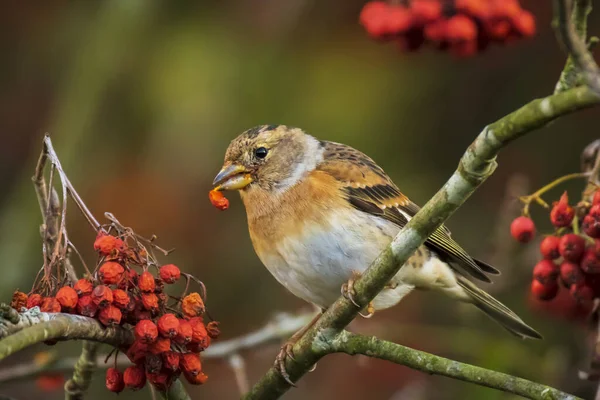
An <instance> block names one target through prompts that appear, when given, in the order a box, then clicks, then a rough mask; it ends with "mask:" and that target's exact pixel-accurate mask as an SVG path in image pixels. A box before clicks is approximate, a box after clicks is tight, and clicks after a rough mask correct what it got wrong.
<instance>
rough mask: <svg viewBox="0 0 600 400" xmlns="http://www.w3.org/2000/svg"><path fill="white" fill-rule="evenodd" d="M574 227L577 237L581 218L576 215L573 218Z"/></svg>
mask: <svg viewBox="0 0 600 400" xmlns="http://www.w3.org/2000/svg"><path fill="white" fill-rule="evenodd" d="M572 226H573V233H574V234H576V235H579V217H578V216H577V215H575V216H574V217H573V222H572Z"/></svg>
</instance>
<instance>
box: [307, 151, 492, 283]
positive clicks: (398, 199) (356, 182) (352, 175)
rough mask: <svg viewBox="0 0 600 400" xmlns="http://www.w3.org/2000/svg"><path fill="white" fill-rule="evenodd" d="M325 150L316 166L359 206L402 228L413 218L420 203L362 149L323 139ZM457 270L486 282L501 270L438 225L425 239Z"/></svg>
mask: <svg viewBox="0 0 600 400" xmlns="http://www.w3.org/2000/svg"><path fill="white" fill-rule="evenodd" d="M322 143H323V146H324V149H325V153H324V157H323V162H321V164H319V165H318V166H317V169H318V170H320V171H323V172H325V173H327V174H329V175H331V176H332V177H333V178H335V179H336V180H337V181H339V182H340V183H341V185H342V191H343V193H344V197H345V199H346V200H347V201H348V202H349V203H350V204H351V205H352V206H353V207H354V208H356V209H357V210H360V211H362V212H366V213H368V214H371V215H375V216H378V217H381V218H383V219H386V220H388V221H391V222H393V223H394V224H396V225H398V226H399V227H400V228H402V227H404V226H405V225H406V223H407V222H408V220H409V219H410V218H412V217H413V216H414V215H415V214H416V213H417V211H419V209H420V208H419V206H417V205H416V204H415V203H413V202H412V201H410V200H409V199H408V197H406V196H405V195H403V194H402V193H401V192H400V190H399V189H398V188H397V187H396V185H394V182H392V180H391V179H390V178H389V177H388V176H387V174H386V173H385V172H384V171H383V169H382V168H381V167H380V166H378V165H377V164H376V163H375V162H374V161H373V160H371V159H370V158H369V157H368V156H366V155H365V154H363V153H361V152H360V151H358V150H356V149H353V148H352V147H350V146H346V145H343V144H339V143H333V142H322ZM425 245H426V246H427V247H429V248H430V249H432V250H434V251H435V252H436V253H437V254H438V255H439V256H440V257H441V258H442V259H444V260H445V261H447V262H448V263H449V264H450V265H451V266H452V267H454V269H455V270H458V271H460V272H462V273H463V274H465V273H466V274H468V275H471V276H472V277H475V278H477V279H479V280H482V281H484V282H491V280H490V278H489V277H488V276H487V275H486V274H485V273H486V272H487V273H491V274H498V273H499V272H498V270H496V269H495V268H494V267H492V266H490V265H488V264H485V263H483V262H481V261H478V260H475V259H473V258H472V257H471V256H469V254H468V253H467V252H466V251H465V250H464V249H463V248H462V247H460V245H459V244H458V243H456V242H455V241H454V240H453V239H452V238H451V237H450V231H449V230H448V228H446V227H445V226H443V225H442V226H441V227H439V228H438V229H437V230H436V231H435V232H434V233H433V234H432V235H431V236H430V237H429V238H428V239H427V241H426V242H425Z"/></svg>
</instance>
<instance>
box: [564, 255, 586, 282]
mask: <svg viewBox="0 0 600 400" xmlns="http://www.w3.org/2000/svg"><path fill="white" fill-rule="evenodd" d="M560 279H561V280H562V282H563V283H564V284H565V286H567V287H571V285H574V284H576V285H579V284H581V283H583V282H584V281H585V275H584V274H583V271H582V270H581V268H580V267H579V265H578V264H575V263H572V262H569V261H565V262H563V263H562V264H560Z"/></svg>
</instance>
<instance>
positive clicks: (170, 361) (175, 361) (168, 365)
mask: <svg viewBox="0 0 600 400" xmlns="http://www.w3.org/2000/svg"><path fill="white" fill-rule="evenodd" d="M162 358H163V368H165V369H167V370H169V371H172V372H175V371H177V370H178V369H179V360H180V353H177V352H174V351H165V352H164V353H162Z"/></svg>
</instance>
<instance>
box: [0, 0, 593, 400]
mask: <svg viewBox="0 0 600 400" xmlns="http://www.w3.org/2000/svg"><path fill="white" fill-rule="evenodd" d="M362 4H364V2H363V1H359V0H352V1H344V2H334V1H328V2H327V1H315V0H287V1H279V0H238V1H232V0H225V1H219V2H206V1H188V2H167V1H142V0H129V1H123V0H106V1H102V2H92V1H61V0H48V1H44V2H37V3H35V4H33V3H29V2H4V3H2V5H0V58H1V62H0V88H1V90H0V139H1V141H0V165H1V168H0V187H1V188H2V190H1V191H0V257H1V258H0V259H1V260H2V261H1V263H2V266H1V269H0V271H1V279H0V297H1V298H3V299H5V300H7V299H9V297H10V294H11V293H12V291H13V290H14V289H15V288H21V289H29V288H30V286H31V284H32V281H33V278H34V276H35V273H36V272H37V270H38V269H39V267H40V265H41V262H42V257H41V251H40V250H41V243H40V237H39V233H38V229H39V224H40V223H41V218H40V215H39V210H38V207H37V204H36V199H35V194H34V191H33V187H32V185H31V180H30V177H31V175H32V173H33V169H34V165H35V161H36V159H37V156H38V154H39V152H40V150H41V141H42V137H43V134H44V133H45V132H51V134H52V138H53V140H54V143H55V146H56V149H57V152H58V154H59V156H60V158H61V160H62V163H63V166H64V168H65V170H66V172H67V174H68V175H69V176H70V178H71V180H72V182H73V184H74V185H75V187H76V188H77V189H78V190H79V192H80V194H81V195H82V196H83V198H84V200H85V201H86V203H87V204H88V206H89V207H90V209H91V210H92V211H93V212H94V213H95V214H96V215H97V216H98V217H99V218H100V217H102V214H103V212H105V211H111V212H113V213H114V214H115V215H116V216H117V217H118V218H119V219H120V220H121V221H122V222H123V223H124V224H126V225H129V226H132V227H134V228H135V229H136V230H137V231H138V232H139V233H141V234H144V235H147V236H150V235H151V234H153V233H155V234H157V235H159V237H160V243H161V244H162V245H163V246H164V247H176V248H177V250H176V251H175V252H174V253H173V254H172V255H171V256H169V257H168V258H167V259H164V261H169V262H173V263H176V264H178V265H180V266H181V267H182V268H183V269H185V270H187V271H190V272H193V273H194V274H196V275H197V276H199V277H200V278H201V279H202V280H203V281H204V282H205V283H206V285H207V287H208V293H209V296H208V299H209V301H208V307H209V309H210V312H211V314H212V316H213V317H214V318H216V319H218V320H220V321H221V327H222V331H223V335H222V339H221V340H227V339H228V338H233V337H236V336H239V335H242V334H244V333H246V332H250V331H252V330H255V329H258V328H260V327H262V326H263V325H265V324H266V323H267V322H268V321H270V320H272V318H273V317H274V315H275V314H277V313H278V312H290V313H294V312H298V311H299V310H301V309H303V308H304V309H306V307H307V306H306V305H305V304H304V303H303V302H302V301H301V300H299V299H296V298H294V297H293V296H292V295H291V294H289V293H287V292H286V291H285V289H284V288H283V287H281V286H279V285H278V284H277V282H276V281H275V280H274V279H273V278H272V277H271V276H270V275H269V273H268V272H267V270H266V269H265V268H264V267H263V266H262V265H261V264H260V261H259V260H258V258H257V257H256V255H255V254H254V252H253V249H252V246H251V243H250V240H249V237H248V234H247V227H246V221H245V214H244V210H243V206H242V204H241V202H240V201H239V199H238V198H237V195H231V196H230V197H231V200H232V205H231V208H230V210H228V211H227V212H219V211H217V210H216V209H214V208H213V207H212V206H211V204H210V203H209V201H208V199H207V192H208V190H209V189H210V187H211V185H210V184H211V181H212V178H213V177H214V175H215V174H216V172H217V171H218V170H219V168H220V166H221V162H222V157H223V155H224V151H225V149H226V147H227V145H228V143H229V141H230V140H231V139H232V138H233V137H235V136H236V135H237V134H238V133H240V132H242V131H243V130H245V129H247V128H249V127H252V126H254V125H258V124H263V123H282V124H288V125H295V126H299V127H302V128H304V129H305V130H307V131H308V132H310V133H312V134H314V135H315V136H317V137H319V138H321V139H328V140H333V141H339V142H343V143H347V144H349V145H352V146H354V147H356V148H359V149H361V150H363V151H364V152H366V153H367V154H369V155H370V156H372V157H373V158H374V159H375V160H376V161H377V162H378V163H379V164H380V165H381V166H382V167H384V169H385V170H386V171H387V172H388V173H389V175H390V176H391V177H392V178H393V179H394V180H395V182H396V183H397V184H398V185H399V186H400V188H401V189H402V190H403V191H404V192H405V193H406V194H408V195H409V196H410V197H411V198H412V199H413V200H414V201H415V202H417V203H420V204H423V203H424V202H425V201H426V200H427V199H428V198H429V197H430V196H432V195H433V194H434V193H435V191H436V190H437V189H438V188H439V187H440V186H441V185H442V184H443V183H444V182H445V180H446V179H447V178H448V177H449V175H450V174H451V172H452V171H453V170H454V169H455V167H456V165H457V162H458V160H459V157H460V156H461V155H462V153H463V151H464V149H465V148H466V147H467V146H468V145H469V143H470V142H471V140H473V138H474V137H475V136H476V134H477V133H478V132H479V131H480V130H481V129H482V128H483V127H484V126H485V125H486V124H487V123H490V122H493V121H494V120H496V119H497V118H499V117H501V116H503V115H505V114H506V113H508V112H510V111H512V110H514V109H516V108H517V107H519V106H520V105H522V104H524V103H526V102H527V101H529V100H531V99H533V98H535V97H540V96H544V95H547V94H549V93H551V92H552V90H553V88H554V84H555V82H556V80H557V78H558V75H559V73H560V70H561V68H562V66H563V64H564V59H565V56H564V53H563V51H562V50H561V49H560V47H559V46H558V45H557V44H556V41H555V38H554V34H553V32H552V30H551V28H550V20H551V10H550V6H549V4H547V2H536V1H525V2H524V6H525V7H527V8H529V9H531V10H532V11H533V12H534V13H535V15H536V16H537V18H538V24H539V33H538V34H537V35H536V36H535V37H534V38H533V39H531V40H526V41H522V42H518V43H515V44H512V45H509V46H506V47H497V46H496V47H493V48H490V49H489V50H488V51H486V52H485V53H484V54H481V55H479V56H477V57H474V58H470V59H456V58H452V57H450V56H449V55H447V54H439V53H435V52H432V51H423V52H420V53H418V54H400V53H399V52H398V51H397V50H396V49H395V48H394V46H393V45H381V44H378V43H375V42H373V41H371V40H369V39H368V38H367V37H366V35H365V34H364V32H363V30H362V29H361V27H360V26H359V25H358V23H357V18H358V13H359V10H360V8H361V6H362ZM599 23H600V14H599V13H595V14H593V15H592V17H591V20H590V27H591V31H592V33H596V34H598V33H600V29H599V28H600V24H599ZM599 117H600V114H599V112H598V110H589V111H585V112H580V113H577V114H576V115H572V116H569V117H566V118H563V119H561V120H559V121H556V122H554V123H552V124H550V125H548V126H547V127H545V128H544V129H541V130H540V131H538V132H536V133H533V134H531V135H529V136H527V137H525V138H523V139H521V140H519V141H518V142H517V143H514V144H512V145H510V146H509V147H508V148H507V149H506V150H505V151H503V153H502V155H501V157H500V159H499V162H500V167H499V168H498V170H497V172H496V173H495V174H494V176H493V177H491V178H490V179H489V181H488V182H486V184H485V185H484V186H483V187H482V188H481V189H480V190H479V191H478V192H477V193H475V194H474V195H473V196H472V198H471V199H470V200H469V201H468V203H467V204H466V205H465V206H464V207H463V208H461V209H460V210H459V211H458V212H457V213H456V215H455V216H453V217H452V219H451V220H450V222H449V226H450V228H451V229H452V230H453V235H454V237H455V238H457V239H458V240H459V241H460V242H461V243H462V244H463V246H464V247H465V248H466V249H468V250H469V251H470V252H471V253H472V254H473V255H474V256H476V257H478V258H482V259H484V260H487V261H489V262H491V263H494V264H495V265H496V266H497V267H499V268H500V269H501V270H502V271H503V272H504V274H503V275H502V276H501V277H499V279H497V283H496V284H495V285H493V286H491V287H489V290H490V291H491V292H493V293H494V294H495V295H496V296H497V297H498V298H500V299H501V300H502V301H504V302H505V303H506V304H507V305H509V306H510V307H512V308H513V309H514V310H515V311H517V312H518V313H519V314H520V315H522V317H523V318H524V319H525V320H526V321H528V322H530V323H531V325H533V326H534V327H536V328H537V329H538V330H539V331H540V332H542V333H543V334H544V335H545V337H546V339H545V340H544V341H540V342H521V341H519V340H516V339H515V338H513V337H512V336H510V335H508V334H507V333H506V332H505V331H504V330H502V329H499V328H498V326H496V325H495V324H494V323H493V322H491V321H489V320H488V319H486V318H485V317H484V316H482V315H481V314H480V313H478V312H476V311H473V309H471V308H469V307H463V306H460V305H457V304H454V303H450V302H447V301H445V299H444V298H442V297H438V296H436V295H431V294H424V293H415V294H413V295H412V296H410V297H409V298H408V299H407V300H406V301H405V302H403V303H402V304H401V305H399V306H397V307H395V308H394V309H392V310H388V311H385V312H381V313H378V314H377V315H376V316H375V317H374V318H372V319H370V320H358V321H356V322H355V323H354V324H353V325H352V329H354V330H356V331H359V332H363V333H370V334H377V335H379V336H381V337H383V338H386V339H390V340H394V341H397V342H400V343H403V344H407V345H410V346H414V347H416V348H419V349H423V350H426V351H430V352H434V353H436V354H440V355H443V356H447V357H453V358H456V359H458V360H461V361H466V362H470V363H474V364H477V365H481V366H484V367H488V368H492V369H497V370H500V371H504V372H508V373H513V374H517V375H519V376H523V377H526V378H529V379H534V380H538V381H541V382H544V383H547V384H551V385H555V386H557V387H559V388H561V389H564V390H567V391H570V392H573V393H576V394H578V395H580V396H582V397H585V398H591V397H592V396H593V393H594V392H595V388H596V384H594V383H587V382H582V381H580V380H578V378H577V371H578V370H579V369H585V368H586V367H587V365H588V363H589V354H590V348H591V347H590V346H591V339H592V336H590V335H589V334H588V333H586V329H585V324H583V323H574V322H572V321H569V320H568V319H566V318H563V317H557V316H556V315H554V314H552V313H549V312H547V311H544V310H541V309H540V307H539V305H536V304H535V303H534V302H532V301H531V299H530V298H529V295H528V290H527V287H528V284H529V282H530V274H531V269H532V266H533V264H534V263H535V262H536V257H537V256H536V254H535V253H536V250H535V245H532V246H529V247H528V248H522V247H519V246H517V245H515V244H513V243H512V242H511V240H510V238H509V233H508V226H509V224H510V220H511V219H512V218H513V217H514V216H515V215H517V214H518V212H519V211H518V208H519V205H518V201H517V200H516V196H518V195H522V194H526V193H527V192H531V191H533V190H534V189H535V188H537V187H540V186H542V185H543V184H545V183H546V182H548V181H549V180H551V179H552V178H555V177H557V176H560V175H562V174H565V173H569V172H575V171H578V170H579V154H580V152H581V150H582V149H583V147H584V146H585V145H586V144H588V143H589V142H591V141H592V140H593V139H596V138H597V137H598V121H599ZM567 187H568V188H569V189H570V190H572V192H571V193H573V196H574V197H576V196H577V195H578V194H579V191H580V189H581V185H580V184H579V183H572V184H569V185H567ZM558 195H559V192H558V191H555V192H553V193H551V195H550V196H549V197H548V198H547V200H552V197H558ZM69 207H70V208H69V209H70V213H69V225H68V228H69V230H70V237H71V239H72V240H73V241H74V242H75V244H76V245H77V246H78V248H79V249H80V251H81V252H82V253H83V254H84V257H86V259H87V260H88V262H89V263H92V264H93V263H94V262H95V261H94V260H95V258H94V257H95V255H94V254H93V251H92V248H91V247H92V242H93V238H94V232H93V231H92V230H91V229H90V228H89V226H87V225H86V223H85V221H84V220H83V218H82V217H81V216H80V215H78V212H77V211H76V208H75V207H74V206H73V205H70V206H69ZM534 215H535V217H536V218H537V219H538V220H539V221H543V222H540V225H541V227H542V228H543V227H544V226H545V227H546V228H548V225H547V224H546V225H544V224H545V223H546V222H545V221H546V219H547V217H546V214H544V213H543V212H541V211H540V210H537V209H536V210H535V214H534ZM79 348H80V346H79V344H77V343H62V344H58V345H57V346H55V347H53V348H47V347H45V346H40V347H38V348H32V349H28V350H26V351H23V352H21V353H20V354H18V355H16V356H14V357H12V358H10V359H8V360H5V361H3V362H2V363H1V364H0V369H2V368H13V367H14V366H15V365H19V364H21V363H24V362H28V361H30V360H31V359H32V357H33V356H34V355H35V354H36V353H38V352H40V351H48V350H50V351H58V352H60V355H61V356H62V355H64V356H67V355H72V356H75V355H77V354H78V353H79ZM278 348H279V344H278V343H271V344H268V345H265V346H262V347H260V348H257V349H255V350H252V351H245V352H244V353H242V356H243V357H244V359H245V361H246V364H247V371H248V374H249V379H250V381H251V382H254V381H256V380H257V379H258V378H259V377H260V376H261V375H262V373H263V372H264V371H266V370H267V368H268V367H269V366H270V365H271V363H272V360H273V358H274V356H275V354H276V352H277V350H278ZM205 370H206V371H207V373H208V375H209V376H210V380H209V383H208V384H207V385H205V386H203V387H200V388H192V389H191V393H192V395H193V398H210V399H232V398H236V397H238V392H237V388H236V385H235V384H234V378H233V373H232V372H231V369H230V368H229V366H228V364H227V363H226V362H225V361H207V362H206V363H205ZM103 381H104V377H103V374H102V373H98V374H97V376H96V379H95V381H94V383H93V388H92V390H91V393H90V395H89V398H90V399H103V398H105V397H107V396H109V394H108V392H107V391H106V390H105V389H104V388H103V385H104V384H103ZM0 393H1V394H3V395H8V396H12V397H14V398H15V399H31V398H35V397H36V396H40V395H43V396H45V398H46V399H48V400H50V399H60V398H62V396H63V395H62V392H61V390H58V391H54V392H49V393H47V392H43V391H42V390H41V389H40V388H39V387H37V386H36V385H35V384H33V381H32V380H27V381H19V382H9V383H2V384H1V385H0ZM367 396H368V397H369V398H373V399H395V400H400V399H457V398H460V399H482V398H485V399H509V398H512V397H511V396H510V395H506V394H504V393H500V392H496V391H493V390H491V389H485V388H479V387H476V386H473V385H469V384H466V383H462V382H459V381H454V380H449V379H446V378H442V377H435V376H427V375H424V374H421V373H418V372H414V371H411V370H409V369H407V368H404V367H400V366H397V365H393V364H390V363H386V362H382V361H377V360H371V359H367V358H365V357H356V358H353V359H349V358H348V356H345V355H334V356H330V357H327V358H326V359H324V360H323V361H322V362H320V363H319V365H318V368H317V370H316V372H313V373H310V374H308V375H307V376H306V377H305V378H304V379H303V380H302V381H301V382H300V383H299V388H298V389H295V390H292V391H291V392H290V393H289V394H288V395H287V396H286V398H289V399H306V398H312V399H328V398H345V399H348V400H350V399H361V398H367ZM122 397H126V398H131V399H143V398H148V397H149V392H148V391H147V390H144V391H141V392H137V393H134V394H132V393H126V394H123V395H122Z"/></svg>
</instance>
